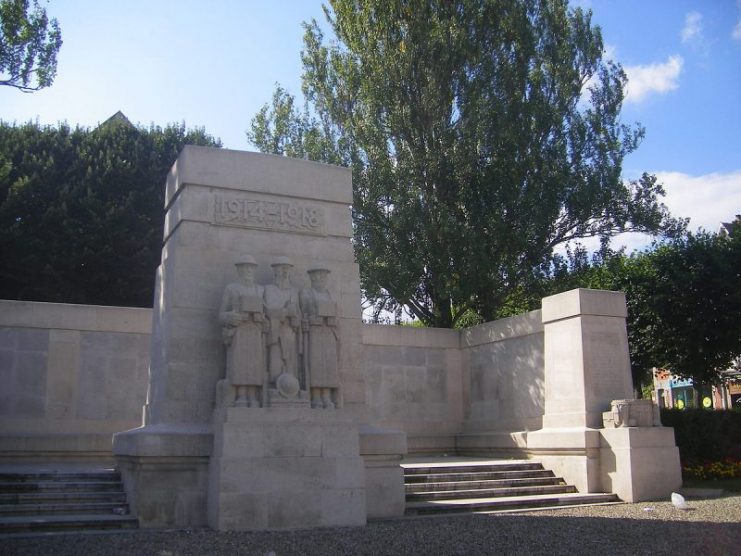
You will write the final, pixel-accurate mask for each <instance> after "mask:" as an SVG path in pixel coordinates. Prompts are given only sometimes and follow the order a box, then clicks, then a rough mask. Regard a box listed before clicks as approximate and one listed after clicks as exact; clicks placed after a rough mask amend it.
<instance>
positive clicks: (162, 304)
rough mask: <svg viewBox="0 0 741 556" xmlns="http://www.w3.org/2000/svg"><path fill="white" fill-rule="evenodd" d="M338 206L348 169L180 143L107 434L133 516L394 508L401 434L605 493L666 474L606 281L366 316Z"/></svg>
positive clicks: (313, 516)
mask: <svg viewBox="0 0 741 556" xmlns="http://www.w3.org/2000/svg"><path fill="white" fill-rule="evenodd" d="M351 201H352V187H351V176H350V170H348V169H346V168H339V167H335V166H328V165H324V164H318V163H313V162H308V161H304V160H296V159H290V158H285V157H277V156H272V155H265V154H256V153H245V152H237V151H228V150H220V149H211V148H205V147H186V148H185V149H184V150H183V152H182V153H181V154H180V156H179V157H178V160H177V162H176V163H175V165H174V166H173V168H172V170H171V172H170V174H169V176H168V180H167V189H166V201H165V202H166V219H165V231H164V242H163V248H162V262H161V265H160V267H159V269H158V272H157V281H156V291H155V300H154V308H153V315H152V333H151V350H150V362H149V381H148V390H147V396H146V404H145V406H144V411H143V414H144V415H143V426H141V427H139V428H136V429H132V430H128V431H125V432H121V433H117V434H115V435H114V442H113V452H114V456H115V458H116V462H117V466H118V468H119V469H120V471H121V473H122V476H123V480H124V483H125V486H126V491H127V494H128V497H129V503H130V505H131V507H132V510H133V512H134V513H135V514H136V515H137V517H138V518H139V522H140V524H141V525H142V526H143V527H202V526H210V527H212V528H215V529H219V530H259V529H284V528H299V527H322V526H340V525H362V524H364V523H366V519H367V518H376V517H393V516H398V515H401V514H403V512H404V507H405V506H404V504H405V502H404V501H405V492H404V484H403V474H402V470H401V468H400V466H399V464H400V461H401V458H402V456H403V454H405V453H406V452H407V439H408V438H409V446H410V447H411V450H413V451H414V453H415V454H418V455H421V454H430V455H432V454H434V455H439V454H457V455H484V456H487V457H502V456H504V457H512V456H514V457H520V458H521V457H534V458H536V459H538V460H539V461H540V462H542V463H543V464H544V465H545V466H546V467H549V468H551V469H553V470H554V471H555V472H556V473H557V474H558V475H559V476H561V477H564V479H565V480H566V481H567V482H569V483H570V484H574V485H575V486H576V487H577V488H578V489H579V491H580V492H604V491H608V492H615V493H617V494H618V495H619V496H620V497H621V498H622V499H623V500H629V501H636V500H646V499H650V498H655V497H662V496H664V495H665V494H667V493H669V492H671V491H672V489H675V488H677V487H678V486H679V485H680V484H681V476H680V469H679V457H678V452H677V449H676V446H675V445H674V436H673V431H672V429H668V428H664V427H661V426H660V424H659V423H658V421H657V419H656V414H655V412H654V409H653V406H651V407H649V405H650V404H648V403H646V402H640V401H635V400H631V399H630V397H631V395H632V382H631V374H630V362H629V358H628V344H627V334H626V329H625V315H626V306H625V296H624V295H623V294H622V293H619V292H605V291H597V290H584V289H580V290H572V291H570V292H564V293H562V294H558V295H554V296H550V297H548V298H545V299H544V300H543V309H542V311H533V312H531V313H528V314H525V315H520V316H517V317H511V318H509V319H503V320H500V321H496V322H493V323H484V324H482V325H478V326H476V327H473V328H470V329H467V330H462V331H459V330H442V329H417V328H413V327H382V326H372V325H362V323H361V318H360V317H361V314H360V307H361V303H360V280H359V274H358V266H357V264H356V263H355V260H354V253H353V246H352V243H351V236H352V228H351V214H350V205H351ZM611 408H612V410H611V411H609V410H610V409H611ZM395 430H400V431H403V432H395Z"/></svg>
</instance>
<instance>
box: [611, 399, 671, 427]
mask: <svg viewBox="0 0 741 556" xmlns="http://www.w3.org/2000/svg"><path fill="white" fill-rule="evenodd" d="M610 405H611V411H607V412H605V413H603V414H602V422H603V425H604V427H605V428H609V429H611V428H625V427H660V426H661V414H660V413H659V407H658V406H657V405H656V404H654V403H653V402H652V401H651V400H612V403H611V404H610Z"/></svg>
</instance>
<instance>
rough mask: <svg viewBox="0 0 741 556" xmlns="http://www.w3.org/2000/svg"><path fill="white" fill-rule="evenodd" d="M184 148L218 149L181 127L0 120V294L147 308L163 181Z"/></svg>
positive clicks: (208, 139) (205, 137)
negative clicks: (43, 124) (4, 167)
mask: <svg viewBox="0 0 741 556" xmlns="http://www.w3.org/2000/svg"><path fill="white" fill-rule="evenodd" d="M186 144H197V145H215V146H219V142H218V141H215V140H214V139H213V138H212V137H210V136H209V135H207V134H206V133H205V131H204V130H202V129H194V130H186V129H185V125H169V126H167V127H165V128H160V127H155V126H152V127H150V128H149V129H143V128H137V127H134V126H131V125H129V124H127V123H123V122H117V121H111V122H110V123H107V124H104V125H102V126H100V127H98V128H97V129H94V130H89V129H84V128H79V127H77V128H74V129H73V128H70V127H69V126H68V125H66V124H62V125H60V126H58V127H41V126H39V125H38V124H32V123H28V124H25V125H21V126H15V125H9V124H6V123H0V161H2V160H5V161H6V162H7V164H8V165H9V167H7V168H8V171H7V172H5V173H3V172H0V252H1V253H2V254H3V256H2V257H0V298H2V299H23V300H36V301H54V302H68V303H88V304H99V305H124V306H138V307H151V304H152V297H153V285H154V272H155V269H156V267H157V265H158V264H159V260H160V251H161V244H162V230H163V224H164V184H165V178H166V176H167V172H168V171H169V169H170V167H171V166H172V164H173V162H174V161H175V159H176V158H177V155H178V153H179V152H180V150H181V149H182V148H183V146H185V145H186ZM0 166H1V165H0Z"/></svg>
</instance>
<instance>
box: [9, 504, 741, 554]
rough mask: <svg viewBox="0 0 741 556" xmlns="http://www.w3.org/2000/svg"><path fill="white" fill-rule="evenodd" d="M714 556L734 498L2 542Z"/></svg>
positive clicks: (59, 547) (731, 526) (63, 546)
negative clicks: (680, 505)
mask: <svg viewBox="0 0 741 556" xmlns="http://www.w3.org/2000/svg"><path fill="white" fill-rule="evenodd" d="M691 553H699V554H702V555H703V556H710V555H714V554H718V555H724V556H733V555H739V556H741V496H728V497H725V498H719V499H715V500H690V501H689V509H688V510H678V509H676V508H674V507H673V506H672V505H671V503H670V502H643V503H640V504H618V505H611V506H591V507H582V508H567V509H560V510H547V511H539V512H530V513H517V514H515V513H509V514H494V515H466V516H459V517H434V518H416V519H401V520H393V521H383V522H374V523H371V524H369V525H368V526H366V527H346V528H332V529H313V530H299V531H281V532H260V533H233V532H229V533H217V532H213V531H205V530H186V531H157V532H142V531H138V532H133V533H101V534H85V535H78V534H74V535H73V534H64V535H54V536H37V537H15V538H2V537H0V555H3V556H4V555H8V556H9V555H16V554H17V555H26V554H28V555H31V554H33V555H44V554H50V555H54V556H66V555H70V556H72V555H74V556H79V555H82V556H98V555H106V556H107V555H123V554H126V555H130V554H142V555H151V556H185V555H199V556H201V555H227V554H229V555H231V554H244V555H247V554H250V555H251V554H255V555H260V556H266V555H270V556H273V555H274V556H285V555H292V554H297V555H321V556H329V555H334V554H337V555H340V554H342V555H345V554H368V555H379V554H395V555H398V554H467V555H470V554H527V555H531V554H548V555H554V554H569V555H577V554H606V555H613V554H652V555H654V554H672V555H673V556H676V555H677V554H691Z"/></svg>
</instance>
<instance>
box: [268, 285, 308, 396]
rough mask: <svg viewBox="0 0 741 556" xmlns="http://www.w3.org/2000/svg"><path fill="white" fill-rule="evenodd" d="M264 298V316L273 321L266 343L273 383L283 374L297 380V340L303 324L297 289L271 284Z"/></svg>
mask: <svg viewBox="0 0 741 556" xmlns="http://www.w3.org/2000/svg"><path fill="white" fill-rule="evenodd" d="M264 298H265V314H266V315H267V317H268V321H269V322H270V330H269V332H268V340H267V345H268V350H269V365H270V367H269V370H270V381H271V382H274V381H275V380H276V379H277V378H278V376H279V375H280V374H281V373H288V374H290V375H293V376H294V377H296V378H298V365H297V353H298V349H297V338H296V333H297V331H298V327H299V322H300V320H299V318H300V317H299V315H300V312H299V305H298V290H296V289H295V288H292V287H288V288H285V289H284V288H280V287H278V286H276V285H274V284H270V285H268V286H265V297H264Z"/></svg>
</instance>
